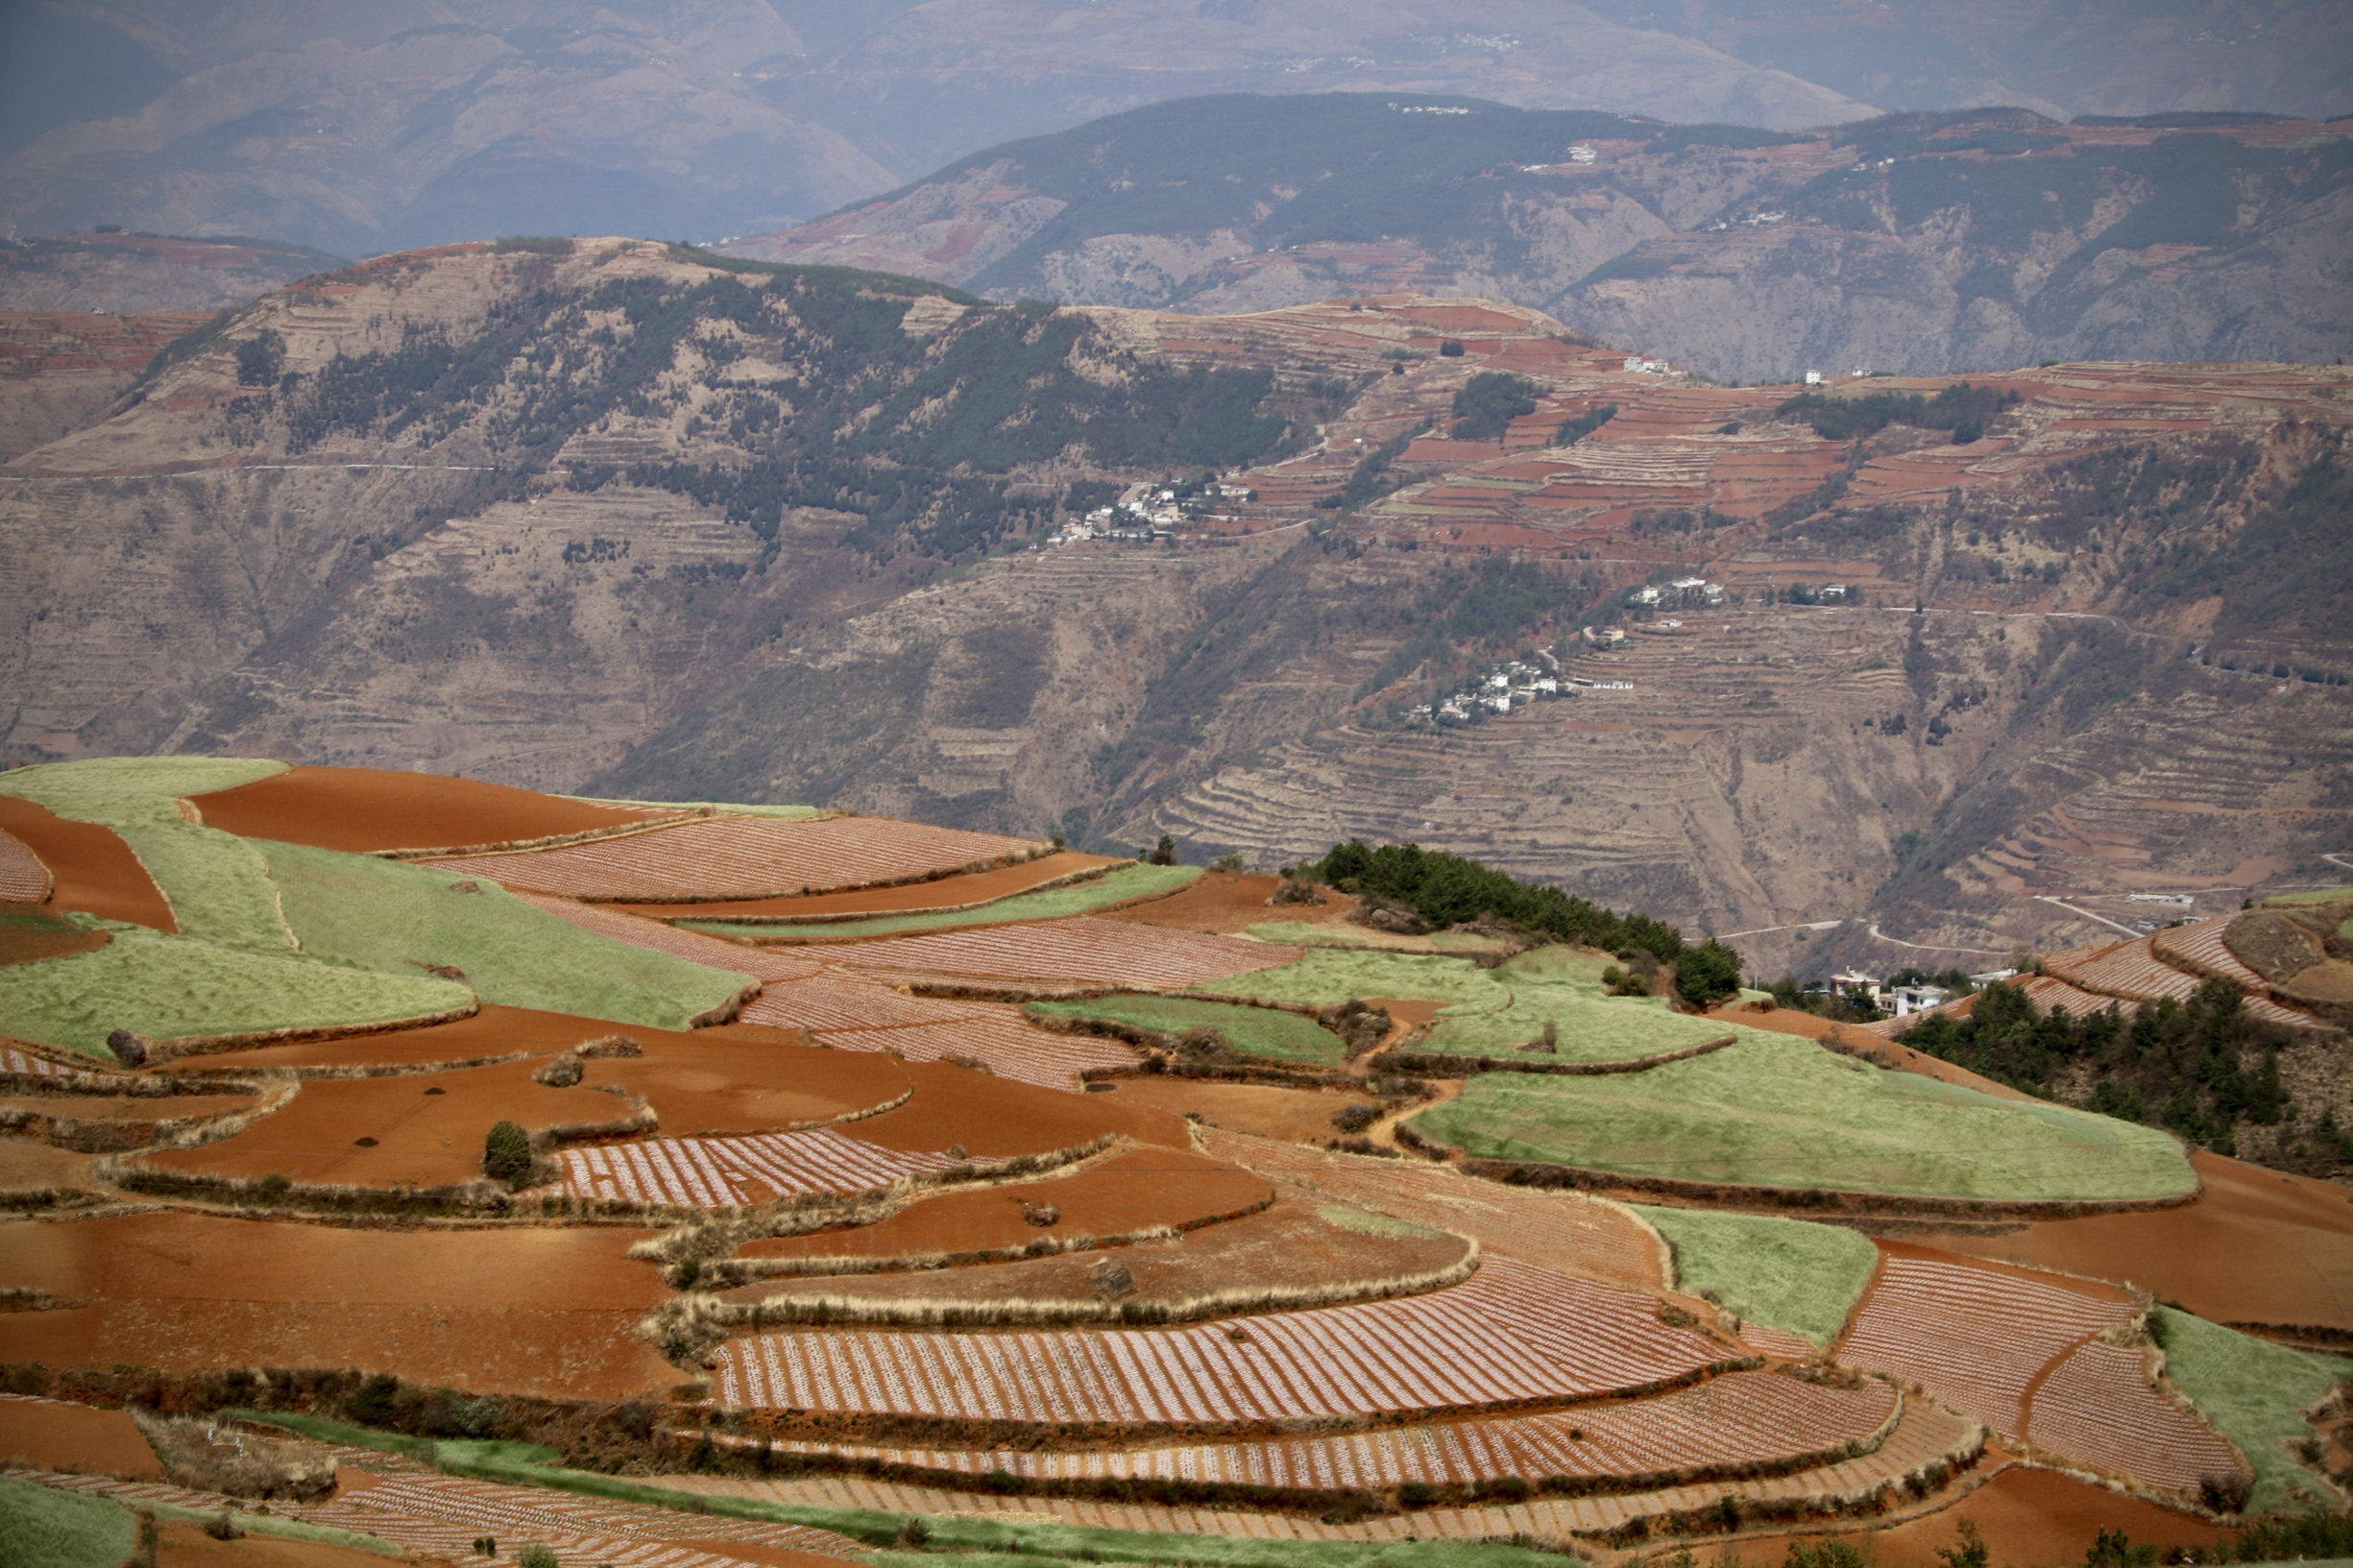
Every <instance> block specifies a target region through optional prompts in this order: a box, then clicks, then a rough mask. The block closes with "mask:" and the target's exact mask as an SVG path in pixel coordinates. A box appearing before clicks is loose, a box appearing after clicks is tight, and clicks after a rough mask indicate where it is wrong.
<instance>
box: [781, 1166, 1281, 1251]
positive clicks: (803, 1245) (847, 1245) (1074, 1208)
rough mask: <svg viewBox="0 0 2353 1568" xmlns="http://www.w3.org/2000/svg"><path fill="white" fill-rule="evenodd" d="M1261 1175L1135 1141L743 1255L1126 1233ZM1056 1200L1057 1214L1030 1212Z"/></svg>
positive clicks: (1229, 1208) (1192, 1219)
mask: <svg viewBox="0 0 2353 1568" xmlns="http://www.w3.org/2000/svg"><path fill="white" fill-rule="evenodd" d="M1273 1195H1274V1187H1273V1185H1272V1184H1270V1183H1269V1182H1268V1181H1267V1180H1266V1179H1265V1178H1264V1177H1262V1176H1258V1175H1254V1174H1252V1173H1251V1172H1249V1171H1248V1170H1242V1169H1241V1168H1240V1167H1238V1166H1231V1165H1227V1164H1225V1162H1223V1161H1220V1160H1212V1159H1208V1158H1205V1157H1204V1156H1201V1155H1199V1154H1188V1153H1185V1152H1184V1151H1182V1150H1180V1149H1174V1148H1161V1147H1141V1148H1131V1149H1128V1150H1126V1151H1124V1152H1122V1153H1119V1154H1115V1155H1113V1156H1112V1157H1111V1158H1110V1159H1108V1160H1105V1161H1104V1162H1103V1163H1101V1164H1100V1165H1095V1166H1091V1167H1089V1168H1088V1169H1086V1170H1081V1171H1079V1172H1077V1173H1075V1174H1073V1175H1069V1176H1061V1177H1055V1178H1050V1179H1048V1180H1044V1181H1025V1182H1016V1183H1013V1184H1011V1185H1009V1186H1005V1187H991V1188H985V1189H982V1190H979V1191H973V1192H962V1193H947V1194H941V1195H940V1196H938V1197H934V1198H927V1199H925V1200H924V1201H922V1202H920V1203H915V1204H911V1205H910V1206H909V1207H907V1208H905V1209H902V1210H900V1211H899V1212H898V1213H897V1214H894V1215H892V1216H891V1217H890V1218H887V1219H885V1220H882V1221H881V1222H880V1223H877V1224H872V1225H865V1226H861V1227H860V1228H859V1229H857V1230H837V1231H823V1232H819V1233H817V1234H815V1235H811V1236H782V1237H775V1238H772V1239H770V1240H767V1241H763V1242H752V1243H751V1244H749V1245H747V1246H745V1247H743V1248H742V1249H741V1251H740V1254H739V1255H740V1256H742V1257H746V1258H910V1257H924V1256H928V1255H932V1254H937V1253H955V1252H979V1251H990V1250H995V1249H998V1248H1002V1247H1018V1246H1023V1245H1026V1244H1027V1243H1029V1242H1034V1241H1037V1240H1039V1239H1040V1238H1046V1239H1050V1240H1053V1241H1057V1242H1060V1241H1067V1240H1069V1239H1071V1238H1073V1237H1080V1236H1094V1237H1104V1236H1126V1235H1132V1234H1133V1233H1135V1232H1137V1231H1141V1230H1146V1229H1149V1228H1151V1227H1152V1226H1156V1225H1172V1226H1180V1227H1181V1226H1187V1225H1195V1224H1198V1223H1200V1222H1201V1221H1203V1220H1207V1219H1214V1218H1220V1217H1223V1216H1225V1215H1231V1214H1236V1213H1238V1212H1239V1211H1241V1210H1244V1209H1247V1208H1249V1207H1250V1206H1251V1205H1253V1204H1258V1203H1263V1202H1265V1201H1266V1200H1267V1199H1269V1198H1270V1197H1272V1196H1273ZM1045 1205H1051V1206H1053V1208H1054V1209H1055V1211H1056V1214H1055V1220H1054V1222H1053V1223H1052V1224H1047V1225H1037V1224H1033V1223H1031V1220H1030V1218H1027V1215H1026V1212H1025V1211H1027V1212H1028V1213H1035V1212H1037V1208H1038V1207H1041V1206H1045Z"/></svg>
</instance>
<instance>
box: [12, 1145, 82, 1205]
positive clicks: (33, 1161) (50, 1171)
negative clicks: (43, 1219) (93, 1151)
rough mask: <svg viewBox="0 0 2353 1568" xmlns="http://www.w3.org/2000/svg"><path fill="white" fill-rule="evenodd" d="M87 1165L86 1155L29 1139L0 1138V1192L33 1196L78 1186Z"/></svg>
mask: <svg viewBox="0 0 2353 1568" xmlns="http://www.w3.org/2000/svg"><path fill="white" fill-rule="evenodd" d="M89 1163H90V1156H88V1155H87V1154H77V1153H75V1152H74V1151H73V1150H72V1149H69V1148H57V1147H54V1146H51V1145H48V1144H42V1143H36V1142H35V1141H34V1140H32V1139H30V1138H0V1192H9V1193H36V1192H39V1191H41V1190H42V1189H44V1188H55V1187H73V1186H78V1185H79V1184H80V1183H81V1180H82V1172H83V1171H84V1170H86V1169H87V1168H88V1166H89Z"/></svg>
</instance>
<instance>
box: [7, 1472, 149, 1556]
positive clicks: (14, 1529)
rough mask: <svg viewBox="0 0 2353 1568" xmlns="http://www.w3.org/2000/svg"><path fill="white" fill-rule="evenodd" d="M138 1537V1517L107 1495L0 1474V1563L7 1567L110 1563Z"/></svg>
mask: <svg viewBox="0 0 2353 1568" xmlns="http://www.w3.org/2000/svg"><path fill="white" fill-rule="evenodd" d="M138 1538H139V1524H138V1521H137V1520H136V1519H135V1518H133V1516H132V1513H131V1510H130V1509H129V1508H125V1507H123V1506H122V1505H121V1504H120V1503H117V1502H115V1501H114V1500H113V1499H112V1498H108V1497H86V1496H85V1495H83V1494H82V1493H80V1492H67V1491H61V1490H59V1489H58V1488H57V1487H55V1486H43V1485H40V1484H37V1483H36V1482H30V1481H19V1480H17V1479H16V1478H15V1477H13V1476H0V1564H6V1565H8V1568H19V1565H21V1568H34V1565H35V1564H38V1565H39V1568H115V1565H116V1564H118V1563H120V1562H122V1561H123V1560H124V1559H125V1558H127V1557H129V1556H131V1549H132V1548H133V1546H135V1545H137V1544H138Z"/></svg>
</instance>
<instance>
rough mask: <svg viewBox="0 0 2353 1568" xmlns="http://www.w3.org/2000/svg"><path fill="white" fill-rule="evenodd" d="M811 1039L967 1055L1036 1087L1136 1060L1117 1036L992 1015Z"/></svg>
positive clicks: (917, 1056)
mask: <svg viewBox="0 0 2353 1568" xmlns="http://www.w3.org/2000/svg"><path fill="white" fill-rule="evenodd" d="M817 1039H818V1041H819V1042H820V1043H821V1044H824V1045H828V1046H832V1047H834V1048H835V1049H837V1050H887V1051H891V1052H893V1053H895V1054H896V1055H899V1056H901V1057H904V1058H905V1059H906V1060H908V1061H910V1062H936V1061H943V1060H947V1059H950V1058H968V1059H970V1060H972V1061H976V1062H979V1063H980V1064H981V1065H982V1066H983V1067H985V1068H987V1069H988V1070H989V1072H990V1073H994V1074H995V1075H996V1076H998V1077H1000V1078H1011V1079H1014V1080H1015V1081H1017V1082H1020V1083H1033V1084H1036V1085H1037V1086H1038V1087H1039V1088H1042V1089H1063V1090H1070V1089H1076V1088H1077V1087H1078V1086H1079V1073H1084V1072H1087V1071H1088V1070H1090V1069H1094V1068H1116V1067H1132V1066H1134V1065H1135V1060H1136V1057H1135V1052H1133V1051H1131V1050H1129V1049H1128V1048H1127V1047H1125V1046H1123V1045H1120V1044H1119V1043H1118V1042H1117V1041H1113V1040H1102V1039H1097V1038H1095V1037H1093V1036H1091V1035H1082V1034H1080V1035H1075V1034H1058V1033H1055V1032H1054V1031H1053V1030H1050V1029H1040V1028H1034V1027H1031V1025H1027V1024H1024V1023H1022V1022H1020V1021H1019V1020H1018V1019H1014V1018H1009V1017H998V1016H983V1017H977V1018H966V1019H959V1020H958V1021H957V1022H955V1023H952V1024H916V1025H909V1026H907V1027H903V1028H894V1029H821V1030H819V1031H818V1033H817Z"/></svg>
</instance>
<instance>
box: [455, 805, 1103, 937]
mask: <svg viewBox="0 0 2353 1568" xmlns="http://www.w3.org/2000/svg"><path fill="white" fill-rule="evenodd" d="M856 814H857V813H855V812H851V811H836V812H830V813H828V814H827V816H826V817H825V818H824V819H823V820H827V821H832V820H837V819H838V818H841V817H852V816H855V815H856ZM724 815H725V813H721V816H722V817H723V816H724ZM713 820H716V819H713ZM785 820H788V821H809V820H812V819H810V818H805V817H794V818H787V819H785ZM870 820H873V821H877V822H886V821H892V820H895V819H893V818H888V817H876V818H872V819H870ZM662 826H664V827H666V828H676V827H683V826H687V824H683V823H675V822H670V823H664V824H662ZM496 853H498V854H517V855H528V854H530V853H532V852H531V851H528V850H515V851H497V852H496ZM1061 853H1062V852H1061V851H1060V850H1057V849H1055V847H1054V846H1053V845H1052V844H1048V843H1042V842H1033V843H1031V845H1030V847H1029V848H1028V849H1024V850H1015V851H1012V852H1010V853H1008V854H1005V855H992V856H985V857H983V858H982V859H979V860H970V861H967V862H965V863H964V864H962V865H960V866H933V867H930V868H929V869H927V870H923V871H917V872H912V873H910V874H909V875H907V876H905V877H878V878H876V879H875V880H872V881H863V882H828V883H826V884H825V885H824V886H823V887H816V886H809V887H800V888H790V887H788V888H779V889H777V890H776V891H774V892H769V893H740V892H738V893H684V894H680V895H678V896H677V897H675V898H666V899H648V898H646V897H645V896H644V895H643V894H642V893H581V894H576V895H571V896H572V897H573V898H574V899H575V900H576V902H578V903H581V904H656V903H659V904H743V903H747V902H749V901H751V900H754V899H782V898H792V897H794V896H796V895H798V894H802V893H862V892H864V891H866V890H867V889H868V888H874V887H913V886H915V885H917V884H918V883H922V882H936V881H945V880H947V879H949V878H950V877H974V876H978V875H980V874H981V873H982V872H984V871H1004V870H1007V869H1008V868H1010V867H1013V866H1026V865H1028V864H1029V863H1030V862H1031V861H1032V860H1043V859H1044V858H1046V856H1049V855H1059V854H1061ZM1014 896H1015V897H1019V896H1020V895H1018V894H1016V895H1014ZM680 918H681V919H684V918H687V917H683V916H682V917H680ZM712 924H715V925H716V924H720V923H719V922H713V923H712Z"/></svg>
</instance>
